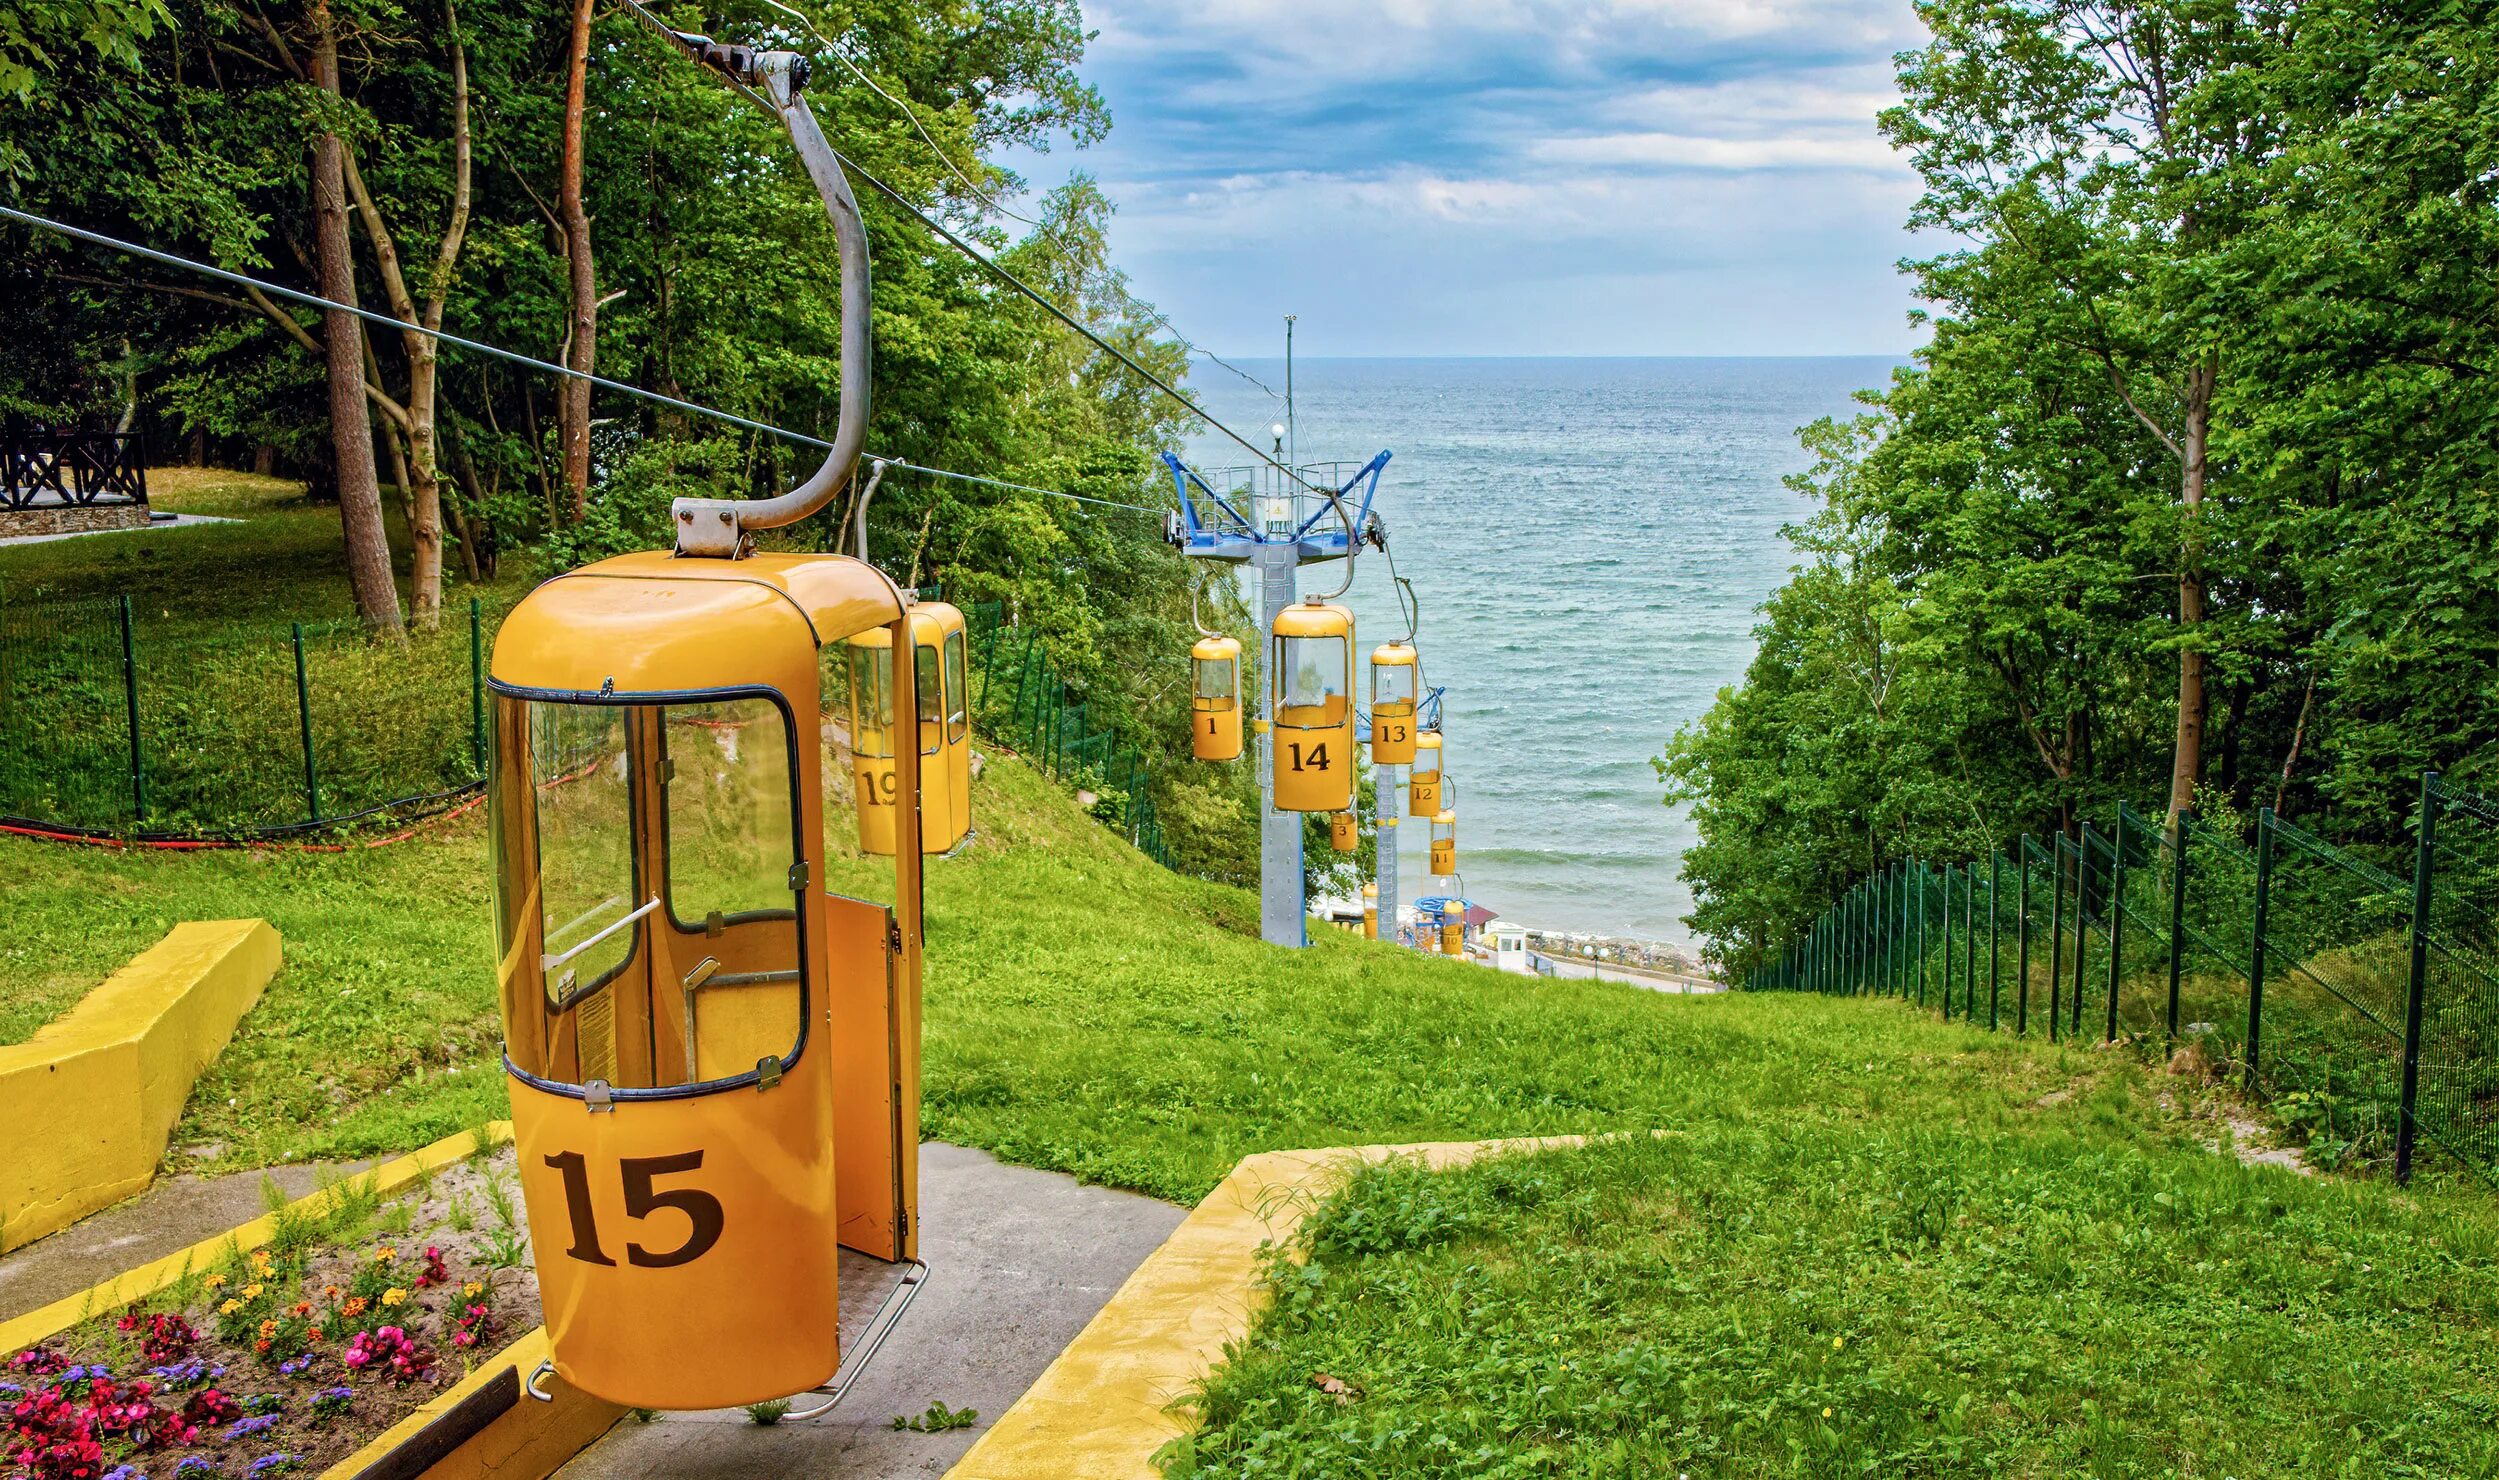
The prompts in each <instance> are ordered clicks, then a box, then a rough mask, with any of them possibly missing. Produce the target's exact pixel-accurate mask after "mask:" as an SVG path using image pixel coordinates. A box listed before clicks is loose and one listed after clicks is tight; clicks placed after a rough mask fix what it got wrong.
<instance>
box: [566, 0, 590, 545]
mask: <svg viewBox="0 0 2499 1480" xmlns="http://www.w3.org/2000/svg"><path fill="white" fill-rule="evenodd" d="M591 17H592V3H591V0H573V49H572V62H571V68H570V70H569V71H568V72H567V74H566V76H565V80H564V168H563V179H562V180H561V181H560V182H559V199H558V202H557V205H558V208H559V209H560V210H561V211H562V212H563V214H564V252H565V256H566V258H567V259H568V262H569V265H570V268H571V276H572V291H573V323H572V332H571V333H570V334H569V335H568V336H567V339H566V344H565V351H564V363H565V366H566V368H568V369H572V370H576V371H579V372H581V374H583V375H587V374H589V373H590V372H591V371H592V370H593V369H594V368H596V366H597V364H598V346H599V289H598V280H597V274H596V272H595V271H594V270H593V268H594V264H593V263H592V261H591V256H590V213H589V212H588V211H587V210H586V209H584V208H583V206H582V203H581V172H582V124H583V118H582V115H583V113H584V112H585V111H586V108H587V104H586V97H585V95H586V93H587V91H588V87H589V75H590V21H591ZM557 396H558V399H557V402H556V425H557V430H558V433H559V435H560V436H561V438H562V440H563V443H564V488H565V492H566V493H567V495H568V496H569V497H570V498H571V500H572V517H573V518H575V519H579V518H580V517H581V516H582V514H583V513H584V512H585V511H586V510H587V509H588V507H589V504H590V382H588V381H586V380H582V379H579V378H577V377H567V378H566V379H565V381H564V384H563V387H562V388H561V390H559V391H558V393H557Z"/></svg>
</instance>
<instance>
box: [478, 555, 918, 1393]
mask: <svg viewBox="0 0 2499 1480" xmlns="http://www.w3.org/2000/svg"><path fill="white" fill-rule="evenodd" d="M935 615H936V614H934V613H930V612H928V611H927V610H926V609H924V608H923V609H913V608H909V607H907V606H906V604H905V602H904V599H903V597H902V595H901V593H900V592H899V591H898V590H897V589H896V588H895V586H894V584H893V582H891V581H890V580H888V579H887V578H886V577H885V576H884V575H883V574H881V573H879V572H878V571H877V570H876V569H875V568H874V567H872V566H869V565H865V564H862V563H861V562H859V561H856V560H852V559H848V558H846V557H841V556H827V555H769V554H766V555H749V556H746V557H744V558H741V559H736V560H709V559H682V558H672V557H671V556H669V555H667V554H664V553H658V552H653V553H648V554H638V555H625V556H620V557H618V558H616V559H612V560H605V561H601V562H599V563H597V564H595V565H591V566H588V567H585V568H583V569H581V570H577V571H574V572H572V573H570V574H567V575H563V576H558V577H556V578H555V579H553V580H550V581H548V582H547V583H545V584H544V585H541V586H540V587H538V588H537V589H536V590H535V591H533V592H531V593H530V594H529V596H528V597H527V598H526V599H524V600H523V601H522V602H521V603H520V605H519V606H517V607H515V608H514V609H513V611H512V614H511V616H510V618H509V619H508V620H507V621H506V622H505V623H504V626H503V630H502V632H501V633H500V635H499V636H498V637H497V638H496V641H495V650H494V661H493V666H492V674H491V682H492V691H493V735H494V747H493V751H494V758H493V764H492V769H491V775H490V779H489V783H488V789H489V794H490V796H491V798H492V807H493V811H492V822H491V833H492V838H493V858H494V874H495V885H496V889H495V897H496V905H497V932H496V947H497V954H498V967H497V977H498V984H499V988H500V993H501V999H502V1010H503V1022H504V1063H505V1067H506V1069H507V1071H508V1076H509V1079H510V1090H511V1097H512V1123H513V1138H514V1140H515V1142H516V1143H517V1148H518V1152H519V1157H520V1174H521V1186H522V1191H523V1193H524V1194H525V1196H526V1200H527V1203H528V1209H529V1219H528V1221H529V1237H530V1244H531V1248H532V1252H533V1253H534V1255H535V1257H536V1262H537V1269H538V1281H539V1289H540V1294H541V1298H542V1301H543V1304H544V1309H545V1317H546V1325H547V1330H548V1333H549V1336H550V1338H551V1342H552V1345H553V1349H554V1351H553V1356H554V1361H553V1366H554V1368H555V1370H556V1372H557V1373H558V1374H559V1375H561V1376H562V1377H563V1378H564V1379H565V1380H566V1381H567V1382H569V1383H571V1384H572V1385H573V1386H575V1387H577V1388H579V1389H581V1390H582V1391H584V1392H587V1393H591V1394H593V1395H595V1396H597V1397H600V1398H604V1399H606V1400H608V1401H610V1402H613V1403H620V1404H625V1405H628V1406H637V1407H647V1408H678V1409H682V1408H720V1407H726V1406H731V1405H737V1404H744V1403H751V1402H758V1401H762V1400H765V1399H771V1398H780V1397H785V1396H788V1395H791V1394H795V1393H800V1392H803V1391H805V1390H807V1389H809V1388H812V1387H815V1386H817V1385H818V1384H821V1383H823V1382H825V1381H826V1380H827V1379H828V1378H830V1377H831V1376H832V1375H833V1373H834V1372H835V1370H836V1368H837V1367H838V1366H839V1365H840V1363H841V1358H842V1353H841V1350H840V1342H839V1338H838V1335H837V1320H838V1317H839V1312H840V1301H841V1292H840V1288H839V1283H838V1280H837V1275H836V1270H837V1265H838V1262H839V1257H840V1250H841V1249H842V1248H845V1247H846V1248H851V1249H856V1250H859V1251H861V1252H863V1253H866V1254H869V1255H872V1256H874V1257H875V1258H877V1259H881V1260H889V1261H903V1260H908V1259H911V1258H913V1257H914V1244H915V1237H914V1227H913V1222H914V1220H913V1216H912V1213H913V1208H914V1206H915V1204H916V1201H917V1196H918V1148H919V1144H920V1135H919V1124H918V1118H919V1064H920V940H921V935H920V931H921V912H920V867H921V865H920V856H921V846H920V839H919V835H918V834H919V817H920V803H921V784H920V777H921V771H922V761H923V760H924V759H926V760H929V761H930V762H931V769H932V771H934V770H935V767H936V764H937V763H939V760H940V758H941V757H942V752H943V747H942V745H941V746H939V747H937V748H936V749H934V750H929V749H927V748H926V747H905V748H904V749H903V751H902V753H900V754H899V755H895V756H893V757H891V770H890V772H888V773H887V774H889V775H890V776H891V777H892V783H891V786H890V789H889V790H888V791H887V792H886V800H887V802H888V803H889V805H887V807H886V809H885V810H886V811H887V813H888V815H889V817H890V819H891V822H890V826H891V828H892V830H893V831H892V833H891V834H890V835H889V836H891V837H892V838H893V840H894V842H898V843H899V845H900V846H899V848H898V849H896V850H895V851H894V852H893V854H892V857H891V861H890V862H885V861H882V860H874V859H866V858H862V857H860V856H859V852H858V849H857V846H856V845H857V843H858V841H859V839H860V837H861V833H860V831H859V828H858V824H857V823H856V821H855V819H854V818H853V817H852V816H850V815H848V814H849V812H850V810H851V809H850V806H849V803H848V801H847V799H846V798H844V797H843V796H841V795H839V794H838V792H837V791H836V790H834V789H831V788H830V787H829V786H828V783H830V782H832V781H833V780H834V779H835V778H837V777H839V776H840V775H841V769H842V761H841V758H840V755H839V753H838V752H839V737H838V736H837V733H836V731H835V728H834V726H833V724H832V722H831V721H832V718H833V716H836V715H839V714H841V713H843V712H844V708H845V706H846V705H847V703H848V702H849V695H850V692H851V691H852V690H853V689H854V687H855V684H854V680H853V677H852V675H853V672H854V669H853V667H852V662H853V660H854V658H855V656H856V655H857V654H858V653H860V652H861V651H863V650H868V649H867V646H866V645H865V644H861V643H858V642H857V641H856V639H858V638H859V637H861V636H862V635H864V634H867V633H870V632H874V633H877V634H879V635H880V637H881V638H882V640H883V642H884V644H885V650H886V651H890V650H891V647H892V644H893V643H894V642H895V641H897V640H899V639H901V637H902V635H903V632H904V628H905V626H906V624H909V625H911V626H913V627H915V628H917V629H918V630H919V631H920V632H922V633H925V634H929V635H930V637H931V641H932V642H933V643H937V644H941V645H942V641H943V637H942V633H943V631H944V629H943V627H942V623H941V622H940V621H938V620H932V618H933V617H934V616H935ZM883 688H884V689H885V690H890V694H889V695H884V696H883V700H884V702H890V705H891V708H890V710H889V709H886V708H883V707H881V705H880V706H872V709H871V712H873V713H876V714H878V715H880V716H890V720H889V722H890V723H891V724H893V725H895V726H898V727H899V728H900V729H901V730H903V731H904V732H906V733H908V732H910V731H912V730H913V729H914V728H915V727H917V726H919V725H920V724H921V723H922V721H921V710H920V702H921V696H922V695H923V694H930V693H936V694H939V695H941V696H942V694H943V691H944V689H943V684H942V683H938V684H931V685H915V686H912V687H907V688H901V689H894V688H893V687H892V686H891V685H890V683H889V684H886V685H884V686H883ZM939 713H940V714H942V715H943V716H944V718H945V720H946V721H947V722H949V723H951V722H952V721H953V716H952V714H951V713H947V712H945V711H943V710H942V709H941V710H940V711H939ZM853 734H854V735H856V734H857V732H856V731H854V732H853ZM829 869H830V870H834V872H832V873H830V875H829V874H828V870H829ZM829 883H830V884H836V885H838V886H840V887H841V888H842V889H843V890H844V891H845V892H832V891H830V890H828V888H827V885H828V884H829ZM852 892H856V893H864V894H876V895H879V896H881V898H874V899H871V898H853V897H849V896H850V893H852Z"/></svg>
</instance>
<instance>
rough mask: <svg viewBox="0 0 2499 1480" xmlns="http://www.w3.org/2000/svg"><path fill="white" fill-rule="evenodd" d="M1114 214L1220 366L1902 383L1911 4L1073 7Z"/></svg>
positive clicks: (1088, 160) (1056, 162) (1378, 1)
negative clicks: (1649, 371)
mask: <svg viewBox="0 0 2499 1480" xmlns="http://www.w3.org/2000/svg"><path fill="white" fill-rule="evenodd" d="M1085 10H1086V19H1087V22H1088V24H1089V25H1091V26H1093V27H1095V28H1097V29H1098V30H1099V32H1100V35H1099V36H1098V37H1097V39H1096V40H1095V41H1094V43H1093V46H1092V48H1091V50H1090V52H1089V53H1088V57H1087V62H1086V68H1085V70H1086V74H1087V76H1088V77H1089V78H1090V79H1091V80H1092V82H1093V83H1094V84H1095V85H1096V86H1097V87H1099V88H1100V89H1101V90H1102V92H1103V94H1104V96H1105V97H1106V98H1107V99H1108V100H1109V102H1110V105H1111V110H1112V116H1113V127H1112V130H1111V136H1110V138H1109V139H1108V140H1107V141H1106V142H1105V143H1103V144H1100V145H1097V146H1096V147H1094V148H1092V149H1089V150H1086V151H1083V152H1081V153H1078V152H1073V151H1070V150H1067V149H1065V148H1064V147H1062V148H1060V149H1058V150H1056V151H1054V152H1052V153H1050V154H1047V155H1042V156H1034V155H1029V154H1027V155H1018V156H1016V157H1013V158H1011V159H1009V160H1007V161H1006V162H1007V163H1008V164H1010V165H1011V166H1012V167H1014V168H1016V169H1018V170H1019V171H1021V172H1022V173H1024V174H1025V175H1026V177H1027V178H1028V179H1029V180H1030V181H1031V182H1032V184H1033V185H1034V186H1035V188H1036V189H1040V188H1046V187H1047V186H1049V185H1050V184H1052V183H1054V182H1055V181H1056V180H1058V179H1060V178H1063V177H1064V176H1065V174H1066V172H1067V171H1068V170H1069V169H1070V168H1081V169H1087V170H1090V171H1092V172H1093V173H1094V175H1095V176H1096V177H1097V178H1099V179H1100V180H1101V181H1102V183H1103V185H1104V187H1105V188H1106V189H1107V190H1108V191H1109V193H1110V195H1111V198H1112V199H1113V200H1114V201H1116V202H1117V203H1118V205H1119V209H1120V214H1119V217H1118V221H1117V224H1116V227H1115V233H1114V241H1115V245H1116V248H1117V251H1118V257H1119V260H1120V261H1121V262H1122V263H1123V264H1124V265H1125V266H1126V267H1127V268H1128V270H1129V271H1130V273H1131V275H1132V276H1133V278H1134V279H1135V281H1136V284H1137V287H1138V290H1139V291H1140V292H1141V293H1142V294H1144V295H1145V296H1147V297H1149V298H1151V299H1153V300H1155V301H1156V302H1157V303H1158V304H1159V305H1160V306H1161V307H1162V308H1163V309H1164V310H1165V311H1166V312H1168V313H1169V314H1170V315H1171V316H1172V318H1173V320H1174V322H1175V323H1177V324H1178V325H1179V326H1180V327H1181V329H1182V330H1183V332H1185V333H1187V334H1189V335H1190V336H1191V337H1192V338H1194V339H1195V340H1197V341H1198V342H1199V343H1201V344H1204V345H1206V346H1207V347H1208V348H1211V349H1214V350H1217V351H1218V352H1228V353H1234V354H1254V355H1270V354H1274V353H1277V352H1278V350H1279V348H1280V340H1281V333H1282V328H1281V315H1283V314H1285V313H1288V312H1292V313H1298V314H1299V315H1300V316H1301V318H1300V326H1299V330H1298V338H1297V341H1296V342H1297V345H1298V347H1299V348H1300V349H1301V350H1302V351H1303V352H1306V353H1311V354H1321V355H1326V354H1339V355H1360V354H1384V355H1397V354H1407V355H1449V354H1493V355H1517V354H1582V355H1624V354H1653V355H1675V354H1891V353H1898V352H1900V351H1903V350H1905V349H1907V348H1909V347H1910V346H1911V345H1913V344H1914V343H1915V342H1916V340H1917V336H1916V334H1915V332H1914V331H1913V330H1911V329H1910V328H1909V326H1908V325H1907V323H1906V322H1905V318H1904V315H1905V313H1906V311H1907V309H1908V308H1909V306H1910V304H1909V295H1908V293H1907V290H1906V288H1905V286H1904V284H1903V282H1902V280H1901V279H1900V277H1899V275H1898V274H1897V272H1896V271H1895V269H1894V266H1893V264H1894V263H1895V262H1896V261H1897V260H1898V259H1899V258H1900V257H1901V256H1902V255H1903V254H1904V253H1906V252H1908V251H1910V250H1911V249H1912V246H1913V243H1912V242H1911V239H1910V238H1909V237H1908V236H1907V235H1906V234H1905V233H1904V232H1903V231H1902V230H1901V222H1902V220H1903V219H1904V217H1905V215H1906V213H1907V210H1908V206H1909V203H1910V201H1911V199H1912V197H1913V195H1914V193H1915V192H1914V187H1913V184H1912V181H1911V178H1910V176H1909V174H1908V173H1907V171H1906V170H1905V169H1903V168H1902V167H1901V166H1900V165H1898V164H1897V163H1895V162H1894V160H1893V158H1892V156H1891V154H1890V152H1889V151H1888V150H1887V149H1886V148H1885V147H1884V146H1883V143H1882V141H1881V140H1880V139H1879V138H1878V137H1877V136H1876V134H1875V132H1874V126H1873V115H1874V113H1875V111H1876V110H1877V109H1879V108H1881V107H1883V106H1884V105H1885V104H1887V103H1889V102H1890V101H1892V98H1893V90H1892V81H1891V55H1892V53H1893V52H1895V51H1897V50H1899V49H1901V48H1902V47H1904V46H1907V45H1910V44H1912V43H1913V42H1914V41H1915V40H1916V39H1917V38H1918V36H1919V34H1920V33H1919V31H1918V29H1917V25H1916V21H1915V18H1914V17H1913V16H1912V15H1911V13H1910V10H1909V4H1908V0H1087V3H1086V7H1085Z"/></svg>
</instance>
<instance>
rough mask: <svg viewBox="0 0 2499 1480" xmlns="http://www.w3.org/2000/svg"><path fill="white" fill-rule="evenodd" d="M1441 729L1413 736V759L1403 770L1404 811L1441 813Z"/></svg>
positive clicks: (1419, 814)
mask: <svg viewBox="0 0 2499 1480" xmlns="http://www.w3.org/2000/svg"><path fill="white" fill-rule="evenodd" d="M1440 749H1441V747H1440V731H1438V730H1425V731H1423V732H1422V733H1420V734H1418V735H1416V736H1415V737H1414V763H1413V765H1412V766H1411V767H1410V768H1409V769H1408V770H1407V772H1406V815H1407V816H1408V817H1438V816H1439V815H1440Z"/></svg>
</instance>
